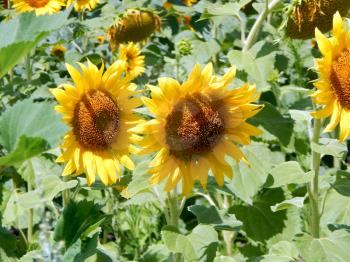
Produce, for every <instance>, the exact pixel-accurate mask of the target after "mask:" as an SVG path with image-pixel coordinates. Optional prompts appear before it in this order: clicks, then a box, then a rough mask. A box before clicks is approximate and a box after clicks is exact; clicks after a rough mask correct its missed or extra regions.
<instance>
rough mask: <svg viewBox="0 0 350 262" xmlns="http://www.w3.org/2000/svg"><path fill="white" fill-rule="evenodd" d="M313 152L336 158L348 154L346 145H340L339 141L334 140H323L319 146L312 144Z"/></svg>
mask: <svg viewBox="0 0 350 262" xmlns="http://www.w3.org/2000/svg"><path fill="white" fill-rule="evenodd" d="M311 148H312V150H314V151H316V152H318V153H320V154H324V155H331V156H335V157H338V158H339V157H342V156H343V155H344V154H345V152H347V148H346V145H345V143H339V141H338V140H337V139H332V138H321V139H320V141H319V142H318V144H316V143H312V144H311Z"/></svg>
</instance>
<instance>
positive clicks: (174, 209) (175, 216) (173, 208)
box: [168, 188, 182, 262]
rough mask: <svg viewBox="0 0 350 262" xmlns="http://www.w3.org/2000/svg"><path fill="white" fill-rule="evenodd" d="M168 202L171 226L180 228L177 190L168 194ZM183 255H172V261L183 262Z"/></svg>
mask: <svg viewBox="0 0 350 262" xmlns="http://www.w3.org/2000/svg"><path fill="white" fill-rule="evenodd" d="M168 202H169V209H170V212H169V213H170V224H169V225H171V226H174V227H176V228H178V226H179V217H180V210H179V203H178V200H177V190H176V188H175V189H174V191H173V192H171V193H168ZM181 259H182V258H181V254H180V253H176V254H173V255H172V261H173V262H180V261H181Z"/></svg>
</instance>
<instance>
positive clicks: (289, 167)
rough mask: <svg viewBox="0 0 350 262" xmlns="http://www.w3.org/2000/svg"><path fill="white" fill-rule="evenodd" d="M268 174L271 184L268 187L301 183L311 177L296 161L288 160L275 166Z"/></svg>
mask: <svg viewBox="0 0 350 262" xmlns="http://www.w3.org/2000/svg"><path fill="white" fill-rule="evenodd" d="M270 174H271V175H272V178H273V184H272V185H271V186H269V187H280V186H285V185H288V184H303V183H306V182H309V181H310V180H311V178H312V174H311V173H306V174H305V173H304V171H303V170H302V169H301V167H300V165H299V163H298V162H296V161H288V162H284V163H281V164H279V165H277V166H275V167H274V168H273V169H272V170H271V171H270Z"/></svg>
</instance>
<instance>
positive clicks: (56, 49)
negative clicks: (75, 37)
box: [51, 45, 67, 59]
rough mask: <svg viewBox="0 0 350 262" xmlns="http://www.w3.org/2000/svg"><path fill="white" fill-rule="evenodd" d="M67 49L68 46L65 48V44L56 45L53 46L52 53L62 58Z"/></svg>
mask: <svg viewBox="0 0 350 262" xmlns="http://www.w3.org/2000/svg"><path fill="white" fill-rule="evenodd" d="M66 51H67V48H65V47H64V46H63V45H54V46H53V47H52V48H51V55H52V56H56V57H58V58H60V59H62V58H63V57H64V53H65V52H66Z"/></svg>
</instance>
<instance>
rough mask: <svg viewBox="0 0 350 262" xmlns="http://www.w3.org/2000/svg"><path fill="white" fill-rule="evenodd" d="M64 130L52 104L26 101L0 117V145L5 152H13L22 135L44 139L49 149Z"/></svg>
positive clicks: (54, 144) (55, 143) (56, 143)
mask: <svg viewBox="0 0 350 262" xmlns="http://www.w3.org/2000/svg"><path fill="white" fill-rule="evenodd" d="M66 130H67V127H66V126H65V125H64V124H63V123H62V122H61V120H60V116H59V115H58V114H56V112H55V111H54V104H53V103H48V102H41V103H34V102H33V101H32V100H30V99H26V100H23V101H21V102H18V103H16V104H15V105H14V106H13V107H10V108H8V109H7V110H6V111H5V113H3V114H2V115H1V116H0V144H1V145H2V146H3V147H4V148H5V149H6V150H7V152H11V151H13V150H15V148H16V146H17V145H18V143H19V141H20V137H21V136H23V135H25V136H27V137H35V138H42V139H45V140H46V141H47V142H48V144H49V145H50V147H56V146H57V145H58V144H59V142H60V139H61V137H62V136H63V134H64V133H65V132H66Z"/></svg>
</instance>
